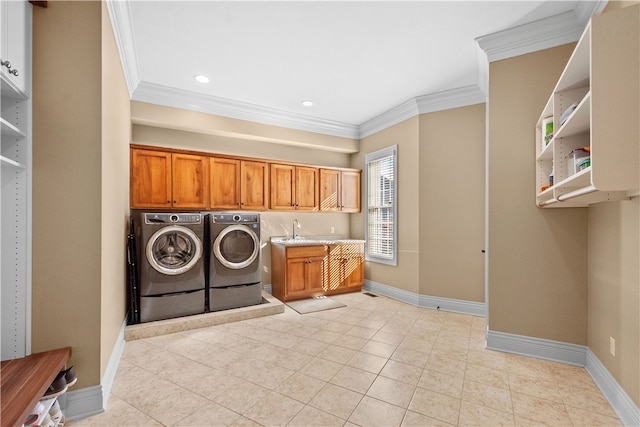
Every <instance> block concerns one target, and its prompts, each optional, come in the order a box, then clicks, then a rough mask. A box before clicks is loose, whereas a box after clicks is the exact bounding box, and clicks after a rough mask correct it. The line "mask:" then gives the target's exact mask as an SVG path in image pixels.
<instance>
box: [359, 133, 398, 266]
mask: <svg viewBox="0 0 640 427" xmlns="http://www.w3.org/2000/svg"><path fill="white" fill-rule="evenodd" d="M397 151H398V146H397V145H393V146H391V147H388V148H385V149H383V150H379V151H375V152H373V153H369V154H367V155H366V156H365V170H366V176H365V179H366V189H367V221H366V227H367V229H366V236H367V245H366V259H367V261H373V262H380V263H383V264H390V265H397V264H398V263H397V253H398V245H397V240H396V239H397V237H396V236H397V235H398V225H397V221H396V218H397V217H398V216H397V205H398V203H397V197H396V194H397V192H396V183H397V179H396V175H397V172H396V171H397Z"/></svg>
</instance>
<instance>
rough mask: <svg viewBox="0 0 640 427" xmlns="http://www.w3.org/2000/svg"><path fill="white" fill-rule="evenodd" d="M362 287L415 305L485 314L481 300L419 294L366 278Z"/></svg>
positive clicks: (475, 314)
mask: <svg viewBox="0 0 640 427" xmlns="http://www.w3.org/2000/svg"><path fill="white" fill-rule="evenodd" d="M364 289H365V290H368V291H371V292H375V293H377V294H380V295H384V296H386V297H389V298H393V299H395V300H398V301H402V302H405V303H407V304H411V305H415V306H416V307H424V308H433V309H436V310H444V311H453V312H456V313H463V314H471V315H474V316H485V315H486V305H485V304H484V303H482V302H474V301H464V300H456V299H451V298H442V297H433V296H429V295H420V294H416V293H414V292H410V291H405V290H403V289H398V288H394V287H393V286H388V285H383V284H382V283H378V282H374V281H373V280H367V279H365V281H364Z"/></svg>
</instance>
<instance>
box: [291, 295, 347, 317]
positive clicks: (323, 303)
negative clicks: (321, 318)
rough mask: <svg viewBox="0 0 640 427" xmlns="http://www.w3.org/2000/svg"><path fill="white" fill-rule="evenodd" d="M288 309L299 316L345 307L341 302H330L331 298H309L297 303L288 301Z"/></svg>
mask: <svg viewBox="0 0 640 427" xmlns="http://www.w3.org/2000/svg"><path fill="white" fill-rule="evenodd" d="M285 304H287V305H288V306H289V307H291V308H292V309H294V310H295V311H297V312H298V313H300V314H308V313H315V312H318V311H324V310H331V309H334V308H340V307H346V305H344V304H343V303H341V302H338V301H335V300H332V299H331V298H327V297H323V298H309V299H303V300H298V301H289V302H287V303H285Z"/></svg>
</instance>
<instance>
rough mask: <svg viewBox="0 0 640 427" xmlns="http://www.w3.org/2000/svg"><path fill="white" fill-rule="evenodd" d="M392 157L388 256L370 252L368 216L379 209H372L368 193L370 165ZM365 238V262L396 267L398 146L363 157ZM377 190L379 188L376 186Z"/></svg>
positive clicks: (370, 240) (370, 241)
mask: <svg viewBox="0 0 640 427" xmlns="http://www.w3.org/2000/svg"><path fill="white" fill-rule="evenodd" d="M387 157H392V160H393V182H392V189H391V191H392V201H391V203H392V211H391V215H392V218H393V223H392V227H391V230H390V231H391V232H392V233H393V235H392V239H391V246H392V248H391V251H390V253H388V254H380V253H372V252H371V247H372V245H371V243H372V239H371V236H370V235H369V233H370V232H374V231H375V230H370V226H369V221H370V214H371V212H372V211H373V210H375V209H380V207H377V208H376V207H374V206H372V205H371V200H370V199H371V193H370V191H371V190H373V189H370V188H369V185H370V184H372V183H370V182H369V181H370V179H371V178H370V176H369V175H370V165H371V163H373V162H376V161H378V160H381V159H384V158H387ZM364 188H365V191H366V193H365V194H366V196H365V203H366V205H365V236H366V244H365V259H366V260H367V261H371V262H376V263H381V264H388V265H393V266H397V265H398V146H397V145H392V146H390V147H387V148H383V149H381V150H378V151H374V152H372V153H368V154H366V155H365V186H364ZM378 189H379V186H378Z"/></svg>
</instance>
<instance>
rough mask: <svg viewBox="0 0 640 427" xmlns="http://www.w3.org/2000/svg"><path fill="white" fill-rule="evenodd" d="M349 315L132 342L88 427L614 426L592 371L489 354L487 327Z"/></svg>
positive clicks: (440, 315) (383, 313)
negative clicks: (103, 409)
mask: <svg viewBox="0 0 640 427" xmlns="http://www.w3.org/2000/svg"><path fill="white" fill-rule="evenodd" d="M332 298H334V299H336V300H339V301H341V302H343V303H344V304H346V305H347V307H343V308H338V309H334V310H328V311H323V312H319V313H312V314H305V315H300V314H298V313H297V312H295V311H293V310H291V309H290V308H288V307H286V309H285V312H284V313H282V314H277V315H272V316H267V317H261V318H256V319H250V320H244V321H241V322H235V323H227V324H223V325H218V326H211V327H207V328H203V329H196V330H191V331H185V332H179V333H174V334H170V335H162V336H157V337H153V338H145V339H140V340H136V341H130V342H127V343H126V346H125V350H124V354H123V357H122V360H121V362H120V367H119V369H118V372H117V376H116V380H115V383H114V385H113V389H112V391H111V396H110V398H109V404H108V407H107V410H106V412H104V413H102V414H99V415H96V416H93V417H89V418H85V419H83V420H76V421H73V422H71V423H70V424H71V425H72V426H73V427H81V426H259V425H263V426H284V425H288V426H449V425H453V426H456V425H457V426H494V425H495V426H497V425H500V426H503V425H504V426H509V425H511V426H513V425H518V426H529V425H552V426H597V425H606V426H615V425H621V423H620V421H619V419H618V418H617V417H616V415H615V413H614V412H613V410H612V409H611V407H610V405H609V404H608V403H607V401H606V400H605V399H604V397H603V395H602V394H601V393H600V391H599V390H598V388H597V386H596V385H595V384H594V382H593V381H592V380H591V377H590V376H589V374H587V372H586V371H585V369H584V368H581V367H576V366H570V365H564V364H560V363H553V362H548V361H543V360H539V359H532V358H527V357H522V356H516V355H511V354H506V353H500V352H495V351H489V350H486V349H485V348H484V334H483V328H484V319H483V318H482V317H476V316H469V315H463V314H456V313H450V312H444V311H436V310H431V309H425V308H417V307H413V306H411V305H407V304H404V303H401V302H398V301H395V300H392V299H389V298H386V297H383V296H380V297H370V296H367V295H365V294H362V293H355V294H345V295H340V296H337V297H332Z"/></svg>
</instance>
